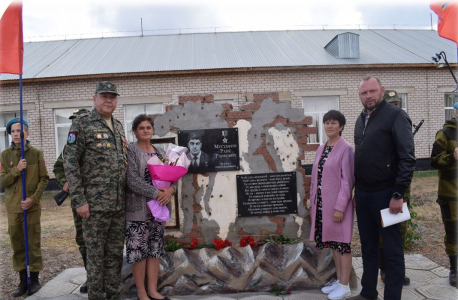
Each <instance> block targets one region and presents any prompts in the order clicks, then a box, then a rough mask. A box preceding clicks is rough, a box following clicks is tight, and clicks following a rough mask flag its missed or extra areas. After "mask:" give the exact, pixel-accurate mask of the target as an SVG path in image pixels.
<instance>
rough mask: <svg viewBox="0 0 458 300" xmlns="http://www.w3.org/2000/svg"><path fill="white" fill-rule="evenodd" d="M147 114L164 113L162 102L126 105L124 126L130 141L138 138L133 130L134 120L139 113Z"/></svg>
mask: <svg viewBox="0 0 458 300" xmlns="http://www.w3.org/2000/svg"><path fill="white" fill-rule="evenodd" d="M141 114H147V115H154V114H162V104H161V103H157V104H137V105H124V127H125V131H126V137H127V140H128V141H129V142H134V141H135V140H136V138H135V135H134V134H133V132H132V122H133V120H134V119H135V117H137V116H138V115H141Z"/></svg>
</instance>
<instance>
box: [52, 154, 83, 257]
mask: <svg viewBox="0 0 458 300" xmlns="http://www.w3.org/2000/svg"><path fill="white" fill-rule="evenodd" d="M53 173H54V175H55V176H56V183H57V185H58V186H59V187H60V188H63V186H64V185H65V183H66V182H67V179H66V178H65V173H64V159H63V158H62V153H61V154H60V155H59V157H58V158H57V160H56V162H55V163H54V169H53ZM72 214H73V222H74V223H75V230H76V235H75V241H76V244H77V245H78V250H79V251H80V253H81V256H82V257H83V260H84V261H85V265H86V244H85V243H84V238H83V227H82V226H83V218H81V217H80V216H79V215H78V213H77V212H76V208H75V207H74V206H73V205H72Z"/></svg>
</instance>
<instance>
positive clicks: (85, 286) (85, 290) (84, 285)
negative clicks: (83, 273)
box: [80, 280, 87, 294]
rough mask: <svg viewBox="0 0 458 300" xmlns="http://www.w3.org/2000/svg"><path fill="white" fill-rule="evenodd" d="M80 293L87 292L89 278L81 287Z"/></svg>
mask: <svg viewBox="0 0 458 300" xmlns="http://www.w3.org/2000/svg"><path fill="white" fill-rule="evenodd" d="M80 293H81V294H87V280H86V282H85V283H83V285H82V286H81V287H80Z"/></svg>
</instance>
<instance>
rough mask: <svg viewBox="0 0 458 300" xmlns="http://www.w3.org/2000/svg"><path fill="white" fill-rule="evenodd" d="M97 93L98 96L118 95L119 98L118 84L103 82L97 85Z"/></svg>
mask: <svg viewBox="0 0 458 300" xmlns="http://www.w3.org/2000/svg"><path fill="white" fill-rule="evenodd" d="M95 93H96V94H100V93H112V94H116V95H118V96H119V94H118V90H117V87H116V84H114V83H111V82H108V81H101V82H99V83H97V87H96V88H95Z"/></svg>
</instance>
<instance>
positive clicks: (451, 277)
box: [448, 270, 457, 287]
mask: <svg viewBox="0 0 458 300" xmlns="http://www.w3.org/2000/svg"><path fill="white" fill-rule="evenodd" d="M448 283H450V285H451V286H454V287H457V281H456V270H450V273H448Z"/></svg>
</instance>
